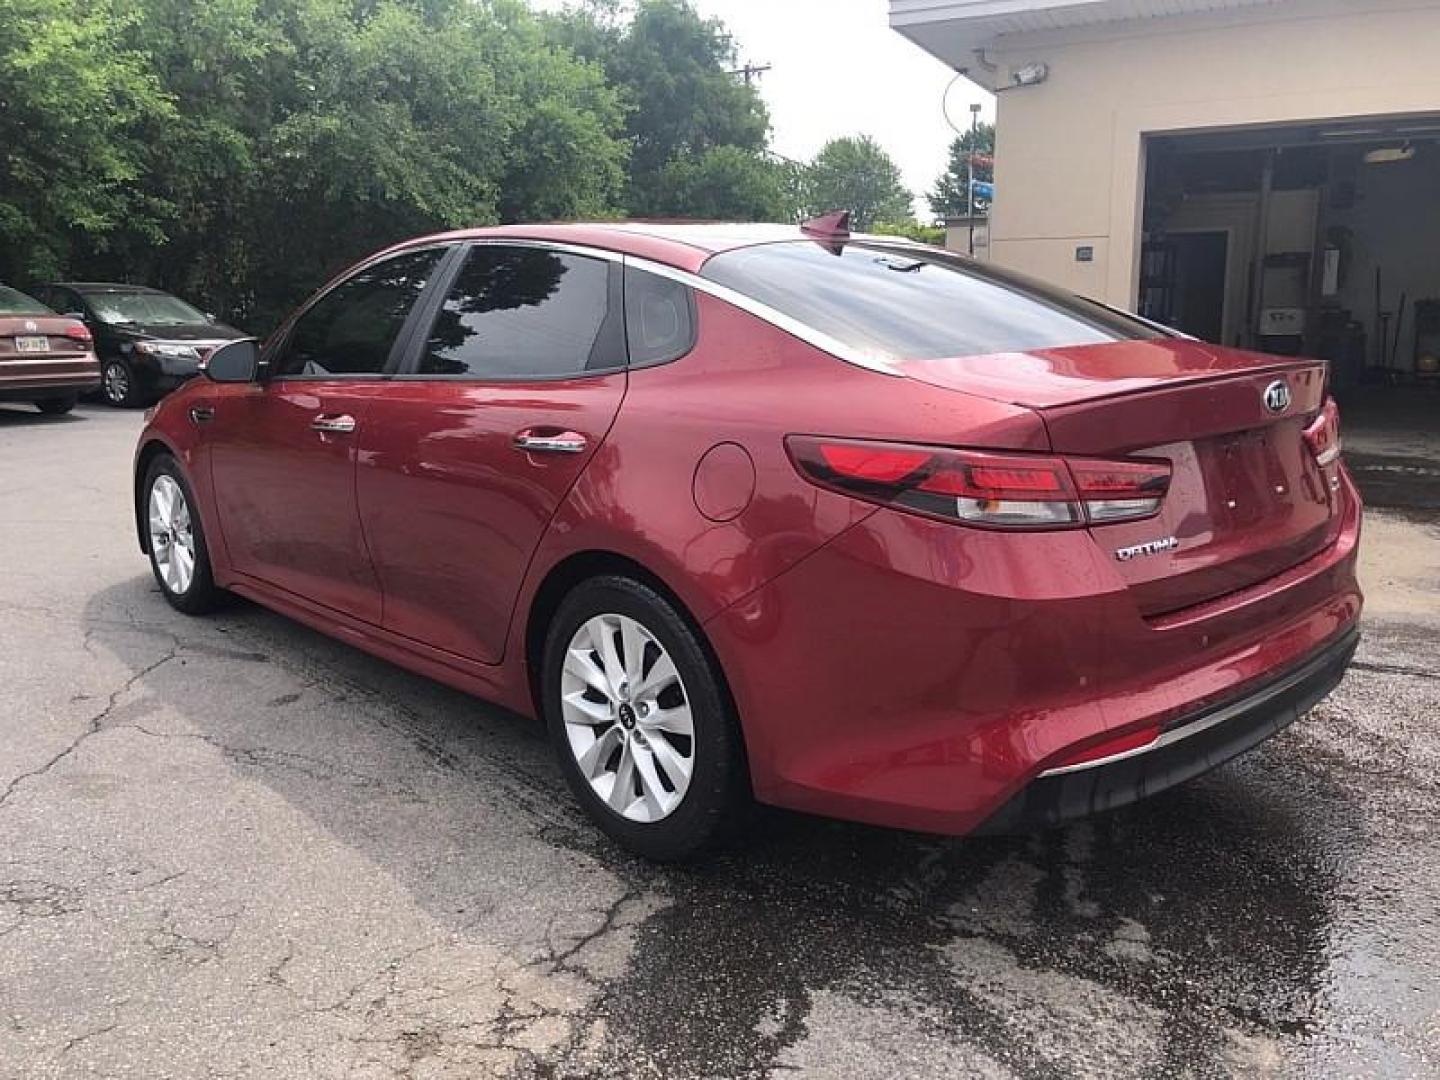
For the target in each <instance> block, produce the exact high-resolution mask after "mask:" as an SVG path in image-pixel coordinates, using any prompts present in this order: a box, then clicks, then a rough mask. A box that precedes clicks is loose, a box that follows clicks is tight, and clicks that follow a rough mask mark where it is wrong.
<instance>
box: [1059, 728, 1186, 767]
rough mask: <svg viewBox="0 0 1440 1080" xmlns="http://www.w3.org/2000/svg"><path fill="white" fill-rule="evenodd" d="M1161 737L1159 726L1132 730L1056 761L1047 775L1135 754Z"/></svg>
mask: <svg viewBox="0 0 1440 1080" xmlns="http://www.w3.org/2000/svg"><path fill="white" fill-rule="evenodd" d="M1159 737H1160V729H1159V728H1141V729H1140V730H1139V731H1132V732H1130V733H1129V734H1128V735H1121V736H1119V737H1118V738H1115V739H1110V740H1109V741H1107V742H1102V743H1096V744H1095V745H1094V746H1091V747H1088V748H1087V749H1085V750H1082V751H1080V752H1079V753H1078V754H1072V755H1071V756H1070V757H1067V758H1065V759H1063V760H1061V761H1058V762H1056V763H1055V764H1054V765H1052V766H1050V768H1048V769H1046V770H1045V772H1046V775H1050V774H1052V773H1057V772H1066V771H1068V770H1070V769H1079V768H1083V767H1085V766H1086V765H1095V764H1098V763H1099V762H1102V761H1108V760H1109V759H1110V758H1115V757H1120V756H1122V755H1124V754H1133V753H1135V751H1137V750H1142V749H1144V748H1145V747H1147V746H1149V745H1150V744H1151V743H1153V742H1154V741H1155V740H1156V739H1158V738H1159Z"/></svg>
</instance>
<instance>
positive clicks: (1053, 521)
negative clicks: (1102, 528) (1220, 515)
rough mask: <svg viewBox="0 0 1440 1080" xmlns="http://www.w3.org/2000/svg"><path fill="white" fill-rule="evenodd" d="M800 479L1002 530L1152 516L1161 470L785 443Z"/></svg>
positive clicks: (1164, 472) (1159, 464)
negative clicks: (799, 473)
mask: <svg viewBox="0 0 1440 1080" xmlns="http://www.w3.org/2000/svg"><path fill="white" fill-rule="evenodd" d="M785 444H786V446H787V448H788V449H789V451H790V457H791V459H792V460H793V461H794V462H795V465H796V468H798V469H799V470H800V472H801V474H802V475H804V476H805V477H807V478H808V479H810V480H812V481H813V482H815V483H818V484H822V485H824V486H825V487H830V488H835V489H838V490H840V491H843V492H845V493H846V494H849V495H854V496H856V497H858V498H862V499H867V500H869V501H871V502H877V503H882V504H884V505H887V506H894V507H896V508H897V509H901V510H909V511H911V512H913V513H919V514H926V515H928V516H931V517H939V518H946V519H949V520H952V521H964V522H970V523H973V524H977V525H986V526H990V527H992V528H1002V529H1063V528H1075V527H1080V526H1084V525H1086V524H1089V523H1092V522H1093V523H1097V524H1098V523H1106V522H1112V521H1129V520H1134V519H1136V518H1142V517H1149V516H1150V515H1151V514H1154V513H1156V512H1157V511H1159V509H1160V503H1161V501H1162V500H1163V499H1164V497H1165V491H1166V489H1167V488H1168V487H1169V485H1170V463H1169V462H1166V461H1139V460H1132V461H1099V460H1091V459H1086V458H1073V459H1067V458H1061V457H1049V456H1043V455H1040V454H1006V453H994V452H991V451H980V450H953V449H949V448H946V447H930V446H913V445H909V444H905V443H882V442H863V441H859V440H853V439H827V438H818V437H814V436H808V435H792V436H790V437H789V438H788V439H786V440H785Z"/></svg>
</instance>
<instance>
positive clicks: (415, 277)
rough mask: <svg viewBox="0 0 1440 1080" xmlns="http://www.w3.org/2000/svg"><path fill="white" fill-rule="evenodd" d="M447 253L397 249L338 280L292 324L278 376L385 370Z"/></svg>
mask: <svg viewBox="0 0 1440 1080" xmlns="http://www.w3.org/2000/svg"><path fill="white" fill-rule="evenodd" d="M443 255H444V252H443V251H442V250H440V249H437V248H430V249H428V250H425V251H412V252H407V253H406V254H404V255H396V256H395V257H394V258H391V259H386V260H385V261H384V262H380V263H376V264H375V265H374V266H370V267H367V268H366V269H364V270H362V271H360V273H358V274H356V275H354V276H353V277H351V278H348V279H346V280H345V281H343V282H341V283H340V284H339V285H337V286H335V288H333V289H331V290H330V291H329V292H328V293H326V294H325V295H324V296H322V297H321V298H320V299H319V300H317V301H316V302H315V304H314V306H313V307H311V308H310V310H309V311H307V312H305V314H303V315H301V316H300V318H299V320H298V321H297V322H296V323H295V325H294V327H292V328H291V331H290V336H289V339H288V340H287V341H286V343H285V346H284V351H283V352H282V354H281V356H280V359H279V363H278V365H277V366H276V369H275V372H274V374H275V376H276V377H284V376H286V375H379V374H382V373H383V372H384V371H385V363H386V361H387V360H388V359H389V358H390V347H391V346H392V345H393V344H394V343H395V338H396V336H397V335H398V334H399V333H400V328H401V327H402V326H404V325H405V318H406V316H408V315H409V314H410V309H411V308H412V307H414V306H415V301H416V300H417V299H418V298H419V296H420V292H421V290H423V289H424V288H425V283H426V282H427V281H428V280H429V279H430V275H431V274H432V273H433V272H434V270H435V265H436V263H438V262H439V261H440V259H441V257H442V256H443Z"/></svg>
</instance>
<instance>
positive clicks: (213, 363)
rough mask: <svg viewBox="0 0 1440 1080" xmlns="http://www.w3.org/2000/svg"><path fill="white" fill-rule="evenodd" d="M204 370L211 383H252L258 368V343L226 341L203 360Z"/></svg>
mask: <svg viewBox="0 0 1440 1080" xmlns="http://www.w3.org/2000/svg"><path fill="white" fill-rule="evenodd" d="M204 368H205V375H206V377H207V378H209V379H210V381H211V382H218V383H247V382H254V381H255V373H256V372H257V371H258V370H259V368H260V343H259V342H258V341H256V340H255V339H254V338H241V339H240V340H238V341H227V342H226V343H225V344H224V345H221V346H220V347H219V348H218V349H215V350H214V351H213V352H211V353H210V355H209V356H207V357H206V358H205V364H204Z"/></svg>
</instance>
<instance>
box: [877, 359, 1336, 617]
mask: <svg viewBox="0 0 1440 1080" xmlns="http://www.w3.org/2000/svg"><path fill="white" fill-rule="evenodd" d="M901 367H902V370H903V371H904V373H905V374H907V375H909V376H911V377H913V378H917V379H921V380H923V381H926V382H930V383H932V384H934V385H937V386H943V387H946V388H948V389H954V390H960V391H964V392H966V393H971V394H980V395H983V396H986V397H992V398H996V399H999V400H1004V401H1007V402H1010V403H1013V404H1017V405H1024V406H1027V407H1029V408H1032V409H1035V410H1036V411H1037V412H1038V413H1039V414H1040V415H1041V416H1042V418H1043V419H1044V421H1045V425H1046V428H1047V430H1048V432H1049V437H1050V442H1051V446H1052V447H1053V449H1054V450H1056V451H1057V452H1059V453H1062V454H1066V455H1079V456H1085V457H1140V458H1152V459H1164V460H1168V461H1169V462H1170V463H1171V465H1172V469H1173V474H1172V480H1171V484H1170V489H1169V493H1168V494H1167V496H1166V498H1165V500H1164V502H1163V504H1162V506H1161V510H1160V512H1159V514H1158V515H1156V516H1154V517H1150V518H1146V519H1144V520H1140V521H1128V522H1121V523H1115V524H1106V525H1092V526H1091V529H1090V531H1091V535H1092V536H1094V538H1095V540H1096V542H1097V544H1099V545H1100V547H1101V548H1102V550H1103V551H1104V552H1105V554H1106V555H1107V557H1109V558H1111V559H1113V560H1115V563H1116V567H1117V570H1118V572H1119V574H1120V576H1121V578H1122V579H1123V580H1124V581H1125V583H1126V584H1127V586H1129V588H1130V590H1131V594H1132V596H1133V597H1134V599H1135V601H1136V604H1137V606H1138V608H1139V609H1140V611H1141V613H1142V614H1144V615H1146V616H1150V617H1155V616H1160V615H1165V614H1170V613H1173V612H1176V611H1178V610H1181V609H1184V608H1187V607H1191V606H1194V605H1196V604H1200V603H1203V602H1205V601H1207V600H1211V599H1214V598H1216V597H1219V596H1223V595H1226V594H1228V593H1232V592H1235V591H1237V590H1240V589H1243V588H1245V587H1247V586H1249V585H1253V584H1256V583H1257V582H1260V581H1263V580H1265V579H1267V578H1270V577H1273V576H1274V575H1276V574H1279V573H1282V572H1283V571H1285V570H1287V569H1289V568H1290V567H1292V566H1295V565H1297V564H1299V563H1301V562H1303V561H1304V560H1305V559H1307V558H1309V557H1310V556H1312V555H1314V554H1315V553H1317V552H1318V551H1321V550H1323V549H1324V548H1325V547H1327V546H1328V545H1329V543H1331V542H1332V541H1333V539H1334V537H1335V535H1336V531H1337V529H1338V526H1339V521H1338V515H1337V514H1336V488H1337V487H1338V482H1339V481H1338V469H1339V464H1338V461H1336V462H1331V463H1329V464H1327V465H1321V464H1320V462H1319V461H1318V460H1317V458H1316V455H1315V453H1314V452H1312V449H1311V445H1310V442H1309V441H1307V437H1306V432H1307V430H1308V429H1309V428H1311V426H1312V425H1313V424H1314V423H1315V422H1316V418H1317V417H1318V416H1319V414H1320V412H1321V408H1322V405H1323V403H1324V393H1325V371H1324V365H1323V364H1321V363H1319V362H1316V361H1312V360H1298V359H1290V358H1284V357H1275V356H1265V355H1261V354H1258V353H1249V352H1243V351H1241V350H1237V349H1224V348H1220V347H1218V346H1213V345H1205V344H1202V343H1199V342H1191V341H1186V340H1181V339H1159V340H1154V341H1123V342H1116V343H1113V344H1105V345H1089V346H1083V347H1077V348H1061V349H1048V350H1039V351H1035V352H1027V353H1006V354H1000V355H994V356H977V357H964V358H956V359H945V360H920V361H905V362H903V363H902V365H901ZM1277 406H1278V407H1277Z"/></svg>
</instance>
